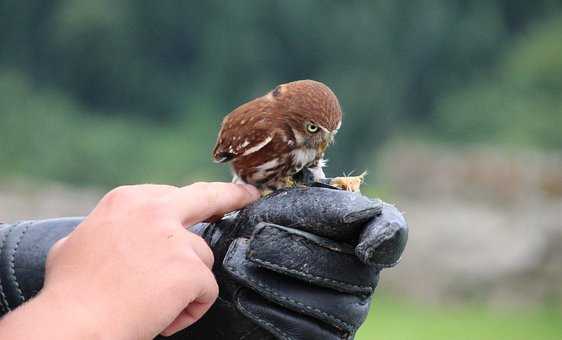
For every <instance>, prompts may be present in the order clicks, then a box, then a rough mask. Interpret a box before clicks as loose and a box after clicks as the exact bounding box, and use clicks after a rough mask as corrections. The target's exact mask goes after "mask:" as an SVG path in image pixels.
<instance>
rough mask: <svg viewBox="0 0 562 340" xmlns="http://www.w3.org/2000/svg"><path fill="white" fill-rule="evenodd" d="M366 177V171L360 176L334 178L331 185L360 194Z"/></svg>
mask: <svg viewBox="0 0 562 340" xmlns="http://www.w3.org/2000/svg"><path fill="white" fill-rule="evenodd" d="M366 175H367V172H366V171H365V172H363V173H362V174H361V175H359V176H343V177H334V178H331V179H330V185H331V186H334V187H336V188H340V189H342V190H345V191H351V192H359V191H361V184H362V183H363V181H364V180H365V176H366Z"/></svg>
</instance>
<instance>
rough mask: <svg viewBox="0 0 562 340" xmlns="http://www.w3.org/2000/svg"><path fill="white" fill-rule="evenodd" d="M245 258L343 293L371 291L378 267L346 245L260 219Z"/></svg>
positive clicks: (364, 294)
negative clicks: (361, 259) (356, 254)
mask: <svg viewBox="0 0 562 340" xmlns="http://www.w3.org/2000/svg"><path fill="white" fill-rule="evenodd" d="M246 258H247V259H248V260H250V261H252V262H254V263H256V264H258V265H260V266H261V267H265V268H268V269H270V270H273V271H276V272H279V273H281V274H284V275H288V276H292V277H295V278H298V279H301V280H303V281H307V282H310V283H314V284H315V285H318V286H322V287H328V288H332V289H335V290H338V291H340V292H343V293H349V294H357V295H362V296H367V295H371V294H372V293H373V291H374V289H375V287H376V285H377V282H378V273H379V269H378V268H376V267H375V266H367V265H365V264H364V263H362V262H361V261H360V260H359V259H358V258H357V256H355V254H354V253H353V249H352V248H351V247H350V246H347V245H341V244H339V243H336V242H334V241H331V240H329V239H325V238H322V237H318V236H316V235H313V234H310V233H307V232H303V231H299V230H295V229H291V228H285V227H281V226H277V225H274V224H268V223H260V224H259V225H258V226H257V227H256V230H255V231H254V234H253V235H252V238H251V239H250V242H249V248H248V253H247V254H246Z"/></svg>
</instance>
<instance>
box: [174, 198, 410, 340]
mask: <svg viewBox="0 0 562 340" xmlns="http://www.w3.org/2000/svg"><path fill="white" fill-rule="evenodd" d="M195 229H196V230H197V232H198V233H199V234H200V235H202V236H203V238H204V239H205V240H206V241H207V242H208V243H209V244H210V245H211V247H212V249H213V253H214V254H215V266H214V268H213V272H214V273H215V276H216V278H217V280H218V282H219V287H220V295H219V298H218V300H217V302H216V303H215V304H214V305H213V307H212V308H211V310H210V311H209V312H208V313H207V314H206V315H205V316H204V317H203V318H202V319H201V320H200V321H198V322H197V323H196V324H194V325H193V326H191V327H189V328H188V329H186V330H184V331H182V332H180V333H178V334H176V335H174V336H173V337H172V338H173V339H191V338H201V339H203V338H204V339H223V340H224V339H240V340H241V339H307V340H314V339H322V340H330V339H352V338H353V337H354V334H355V332H356V331H357V329H358V327H359V326H360V325H361V324H362V323H363V321H364V320H365V318H366V316H367V313H368V310H369V307H370V303H371V298H372V294H373V291H374V290H375V288H376V286H377V283H378V279H379V272H380V270H381V269H382V268H385V267H391V266H393V265H395V264H396V263H397V261H398V260H399V258H400V255H401V253H402V251H403V249H404V246H405V244H406V240H407V226H406V223H405V221H404V218H403V216H402V214H400V212H399V211H398V210H397V209H396V208H395V207H393V206H392V205H389V204H385V203H383V202H381V201H373V200H370V199H368V198H366V197H364V196H361V195H359V194H356V193H350V192H345V191H339V190H333V189H325V188H298V189H288V190H283V191H278V192H276V193H274V194H272V195H270V196H267V197H265V198H263V199H261V200H259V201H257V202H255V203H253V204H251V205H249V206H248V207H246V208H245V209H243V210H242V211H241V212H240V213H238V214H236V215H232V216H228V217H226V218H224V219H222V220H221V221H220V222H218V223H214V224H210V225H198V226H197V227H196V228H195Z"/></svg>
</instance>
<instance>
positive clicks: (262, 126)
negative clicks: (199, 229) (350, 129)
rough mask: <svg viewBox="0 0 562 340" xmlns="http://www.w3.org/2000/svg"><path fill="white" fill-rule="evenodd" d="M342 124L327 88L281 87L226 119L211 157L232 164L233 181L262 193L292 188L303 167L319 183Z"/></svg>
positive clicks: (310, 84) (310, 83) (303, 83)
mask: <svg viewBox="0 0 562 340" xmlns="http://www.w3.org/2000/svg"><path fill="white" fill-rule="evenodd" d="M341 120H342V112H341V108H340V104H339V102H338V98H337V97H336V95H335V94H334V92H332V90H330V88H329V87H328V86H326V85H324V84H323V83H321V82H318V81H314V80H299V81H294V82H291V83H287V84H282V85H279V86H277V87H276V88H275V89H273V90H272V91H270V92H269V93H267V94H266V95H264V96H262V97H259V98H256V99H254V100H252V101H250V102H248V103H246V104H244V105H242V106H240V107H238V108H236V109H235V110H234V111H232V112H231V113H230V114H228V115H227V116H226V117H225V118H224V120H223V122H222V126H221V130H220V132H219V136H218V138H217V144H216V146H215V148H214V151H213V158H214V160H215V162H218V163H224V162H231V166H232V170H233V172H234V180H233V181H234V182H238V183H248V184H252V185H255V186H256V187H258V189H260V190H262V191H267V190H276V189H279V188H282V187H286V186H289V185H291V183H292V176H293V175H294V174H296V173H297V172H299V171H300V170H302V169H303V168H305V167H307V168H308V169H309V170H310V172H311V173H312V174H313V175H314V177H315V179H316V180H319V179H323V178H325V175H324V172H323V170H322V167H323V166H324V164H325V161H324V153H325V151H326V148H327V147H328V145H330V143H332V141H333V140H334V136H335V134H336V133H337V132H338V129H339V128H340V125H341Z"/></svg>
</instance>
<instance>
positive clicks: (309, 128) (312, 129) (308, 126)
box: [306, 123, 320, 133]
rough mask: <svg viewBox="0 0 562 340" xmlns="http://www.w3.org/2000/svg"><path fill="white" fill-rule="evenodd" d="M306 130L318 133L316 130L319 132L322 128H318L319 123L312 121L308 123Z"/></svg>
mask: <svg viewBox="0 0 562 340" xmlns="http://www.w3.org/2000/svg"><path fill="white" fill-rule="evenodd" d="M306 130H307V131H308V132H310V133H316V132H318V130H320V129H319V128H318V125H314V124H312V123H308V124H306Z"/></svg>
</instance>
